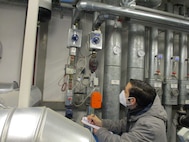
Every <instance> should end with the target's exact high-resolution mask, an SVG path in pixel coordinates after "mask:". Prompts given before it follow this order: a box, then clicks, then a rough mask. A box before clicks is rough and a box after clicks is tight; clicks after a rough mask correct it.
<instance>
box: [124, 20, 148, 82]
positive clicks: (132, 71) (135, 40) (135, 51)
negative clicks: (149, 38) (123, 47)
mask: <svg viewBox="0 0 189 142" xmlns="http://www.w3.org/2000/svg"><path fill="white" fill-rule="evenodd" d="M128 29H129V37H128V61H127V81H129V79H130V78H133V79H140V80H143V79H144V55H145V48H144V45H145V44H144V36H145V27H144V26H143V25H139V24H134V23H129V28H128Z"/></svg>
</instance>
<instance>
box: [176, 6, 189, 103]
mask: <svg viewBox="0 0 189 142" xmlns="http://www.w3.org/2000/svg"><path fill="white" fill-rule="evenodd" d="M179 14H180V15H184V14H185V7H184V6H183V7H180V10H179ZM187 41H188V37H187V34H186V33H183V32H182V33H180V35H179V49H180V50H179V56H180V60H179V97H178V104H180V105H181V107H182V106H183V105H185V100H186V96H187V91H186V85H187V84H188V81H186V76H187V66H186V64H185V63H186V61H185V60H186V58H187Z"/></svg>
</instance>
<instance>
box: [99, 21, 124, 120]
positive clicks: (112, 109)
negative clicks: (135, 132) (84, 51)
mask: <svg viewBox="0 0 189 142" xmlns="http://www.w3.org/2000/svg"><path fill="white" fill-rule="evenodd" d="M105 28H106V29H105V38H106V39H105V48H104V52H105V53H104V54H105V55H104V57H105V58H104V87H103V88H104V89H103V94H104V95H103V110H102V118H105V119H112V120H118V119H119V107H120V104H119V93H120V80H121V43H122V40H121V28H122V24H121V23H120V22H118V21H113V20H107V21H106V26H105Z"/></svg>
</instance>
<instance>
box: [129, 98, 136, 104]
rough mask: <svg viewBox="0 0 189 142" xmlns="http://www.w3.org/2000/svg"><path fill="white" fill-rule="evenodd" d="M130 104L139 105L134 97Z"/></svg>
mask: <svg viewBox="0 0 189 142" xmlns="http://www.w3.org/2000/svg"><path fill="white" fill-rule="evenodd" d="M130 103H131V105H135V104H136V103H137V102H136V98H135V97H132V99H130Z"/></svg>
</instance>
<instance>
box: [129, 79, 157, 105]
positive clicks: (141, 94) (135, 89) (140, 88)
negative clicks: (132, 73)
mask: <svg viewBox="0 0 189 142" xmlns="http://www.w3.org/2000/svg"><path fill="white" fill-rule="evenodd" d="M130 83H131V85H132V87H131V88H130V89H129V97H135V98H136V102H137V104H138V105H139V106H140V107H145V106H147V105H149V104H152V103H153V102H154V99H155V97H156V91H155V89H154V88H153V87H152V86H151V85H150V84H148V83H147V82H144V81H142V80H137V79H130Z"/></svg>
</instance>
